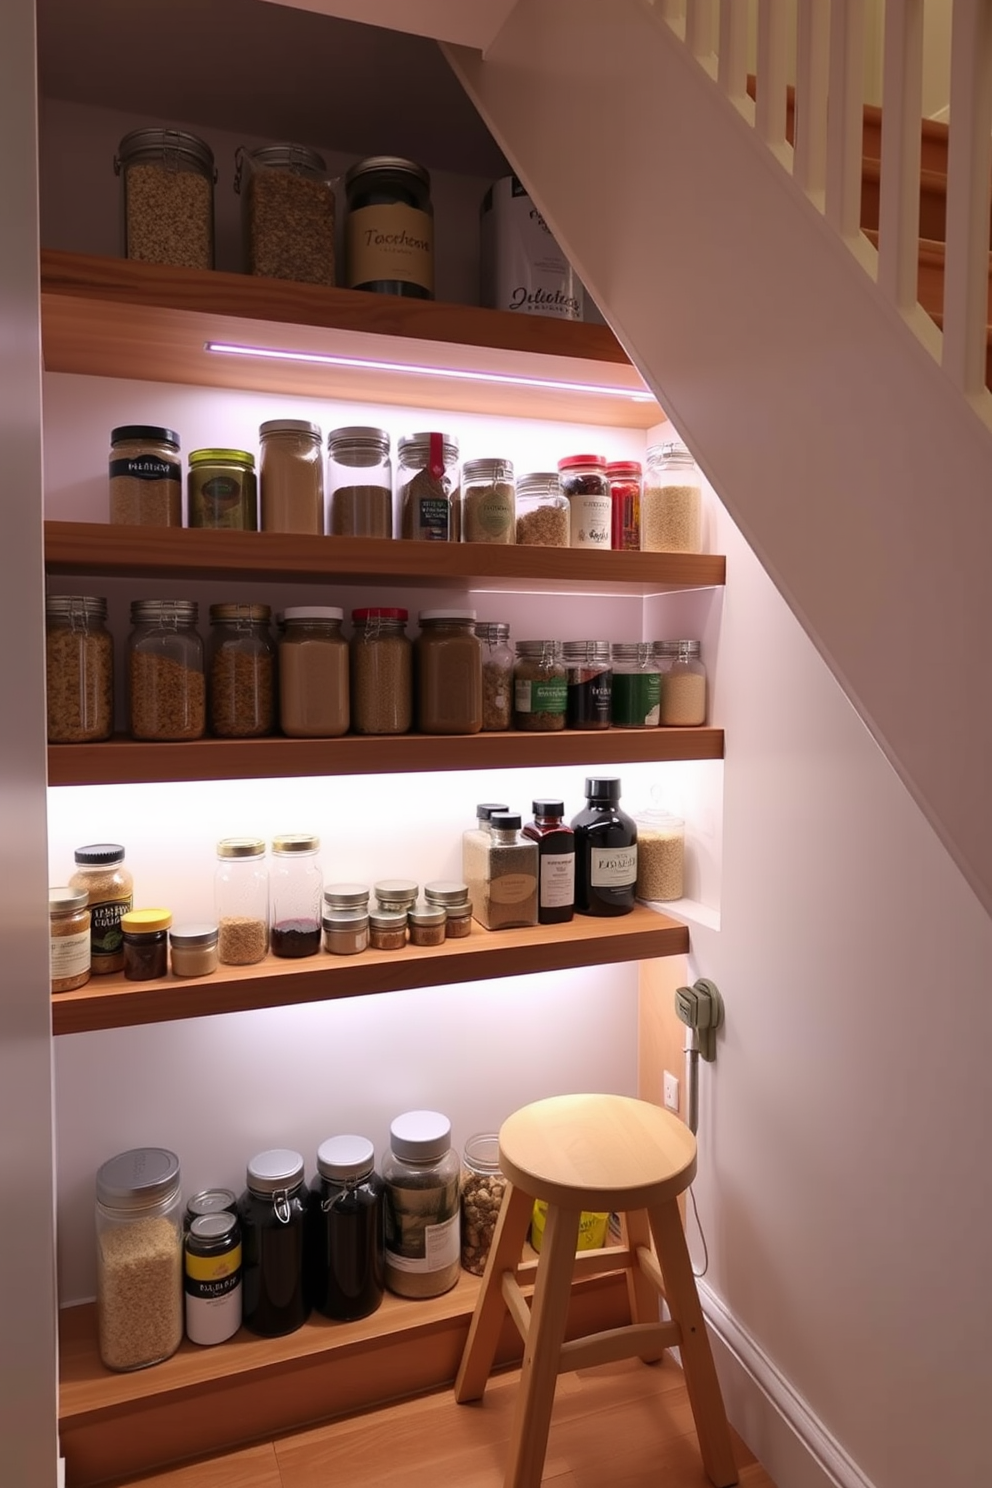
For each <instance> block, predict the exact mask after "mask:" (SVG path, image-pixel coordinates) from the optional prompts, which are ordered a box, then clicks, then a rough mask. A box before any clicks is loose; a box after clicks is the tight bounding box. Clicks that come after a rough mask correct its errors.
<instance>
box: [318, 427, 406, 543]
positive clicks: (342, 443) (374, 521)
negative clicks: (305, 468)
mask: <svg viewBox="0 0 992 1488" xmlns="http://www.w3.org/2000/svg"><path fill="white" fill-rule="evenodd" d="M327 489H328V498H329V510H330V520H329V522H328V528H329V531H330V532H331V533H332V534H333V535H334V536H335V537H392V535H393V467H392V463H391V461H390V458H389V434H388V432H387V431H386V430H385V429H373V428H365V427H363V426H359V427H354V428H347V429H332V430H331V432H330V434H328V436H327Z"/></svg>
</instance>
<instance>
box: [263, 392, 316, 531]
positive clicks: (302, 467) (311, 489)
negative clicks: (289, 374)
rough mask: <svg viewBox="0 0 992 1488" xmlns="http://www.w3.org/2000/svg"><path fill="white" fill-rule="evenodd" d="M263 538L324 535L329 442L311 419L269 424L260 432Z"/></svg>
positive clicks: (272, 420) (287, 420)
mask: <svg viewBox="0 0 992 1488" xmlns="http://www.w3.org/2000/svg"><path fill="white" fill-rule="evenodd" d="M258 438H259V446H260V450H259V461H258V464H259V469H258V510H259V526H260V528H261V530H262V531H263V532H306V533H310V534H315V535H316V536H318V537H319V536H321V535H322V534H323V531H324V465H323V438H322V435H321V431H320V425H319V424H312V423H310V422H309V421H308V420H307V419H269V420H267V422H266V423H264V424H262V425H261V427H260V428H259V431H258Z"/></svg>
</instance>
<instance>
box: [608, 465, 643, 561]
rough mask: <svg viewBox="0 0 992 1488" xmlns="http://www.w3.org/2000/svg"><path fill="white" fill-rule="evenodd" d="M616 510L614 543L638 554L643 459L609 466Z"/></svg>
mask: <svg viewBox="0 0 992 1488" xmlns="http://www.w3.org/2000/svg"><path fill="white" fill-rule="evenodd" d="M606 479H607V481H608V482H609V487H610V504H611V506H612V508H613V513H612V525H611V539H610V541H611V543H612V545H613V547H614V548H617V549H619V550H620V551H622V552H626V553H636V552H637V551H638V550H639V548H640V546H641V485H642V471H641V462H640V460H613V461H611V462H610V464H609V465H607V467H606Z"/></svg>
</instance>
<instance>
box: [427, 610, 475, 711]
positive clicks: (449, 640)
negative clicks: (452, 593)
mask: <svg viewBox="0 0 992 1488" xmlns="http://www.w3.org/2000/svg"><path fill="white" fill-rule="evenodd" d="M419 620H420V634H419V635H418V637H417V640H416V673H417V726H418V728H419V729H420V731H421V733H424V734H477V733H478V732H479V731H480V729H481V728H482V645H481V643H480V641H479V639H478V637H477V636H476V634H475V611H474V610H421V612H420V616H419Z"/></svg>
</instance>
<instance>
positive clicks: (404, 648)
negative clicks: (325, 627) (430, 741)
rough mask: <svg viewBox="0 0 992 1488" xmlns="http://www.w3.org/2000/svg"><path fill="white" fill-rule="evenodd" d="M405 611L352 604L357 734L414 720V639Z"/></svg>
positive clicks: (394, 730) (396, 729) (400, 729)
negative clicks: (354, 606) (355, 607)
mask: <svg viewBox="0 0 992 1488" xmlns="http://www.w3.org/2000/svg"><path fill="white" fill-rule="evenodd" d="M407 618H408V616H407V611H406V610H400V609H389V608H383V607H381V606H373V607H370V608H368V609H361V610H352V612H351V619H352V626H353V629H352V635H351V646H350V663H351V726H352V728H353V729H354V731H355V733H356V734H405V733H407V732H408V731H409V729H410V727H411V725H412V723H413V643H412V642H411V640H410V638H409V636H408V635H407V633H406V623H407Z"/></svg>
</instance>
